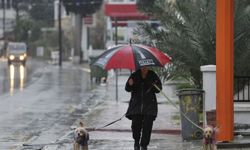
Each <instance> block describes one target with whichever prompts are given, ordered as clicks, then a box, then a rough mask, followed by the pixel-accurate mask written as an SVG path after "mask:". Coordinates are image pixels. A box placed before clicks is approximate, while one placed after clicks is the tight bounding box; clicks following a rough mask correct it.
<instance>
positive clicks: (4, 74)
mask: <svg viewBox="0 0 250 150" xmlns="http://www.w3.org/2000/svg"><path fill="white" fill-rule="evenodd" d="M36 63H37V62H32V65H33V66H32V65H31V64H27V66H26V67H23V66H9V67H8V66H7V65H6V66H5V65H0V85H1V86H0V87H1V89H0V92H1V93H0V114H1V115H0V122H1V124H0V133H1V134H0V149H13V150H20V149H21V145H22V144H23V143H25V142H29V141H33V142H34V141H37V142H51V141H53V140H56V139H57V138H58V137H60V136H61V135H62V133H65V132H66V131H68V130H70V129H69V126H71V125H72V124H73V123H74V121H75V120H76V119H79V117H80V116H79V114H84V113H86V112H88V111H89V109H91V106H93V107H94V105H96V104H95V102H94V101H91V102H89V101H88V100H89V98H88V97H89V96H90V95H92V94H91V93H89V92H88V91H89V89H90V81H89V78H90V77H89V73H88V72H85V71H82V69H81V67H80V66H77V65H73V64H71V63H65V64H64V65H63V67H62V68H60V67H58V66H53V65H49V64H40V63H37V65H35V66H34V64H36Z"/></svg>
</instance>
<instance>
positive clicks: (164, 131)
mask: <svg viewBox="0 0 250 150" xmlns="http://www.w3.org/2000/svg"><path fill="white" fill-rule="evenodd" d="M86 130H88V131H89V132H93V131H102V132H132V131H131V129H93V128H86ZM152 133H155V134H171V135H180V134H181V130H180V129H155V130H152Z"/></svg>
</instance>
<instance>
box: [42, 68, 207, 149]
mask: <svg viewBox="0 0 250 150" xmlns="http://www.w3.org/2000/svg"><path fill="white" fill-rule="evenodd" d="M128 76H129V72H123V73H122V75H119V77H118V100H116V98H115V96H116V95H115V93H116V86H115V85H116V84H115V83H116V82H115V76H114V75H110V76H109V78H108V80H107V83H106V84H104V83H101V84H100V85H98V86H96V87H95V88H94V89H93V90H92V91H91V93H93V96H92V97H91V99H99V101H102V102H101V103H99V104H98V105H97V106H96V107H95V109H93V110H90V111H89V112H88V113H86V114H83V115H82V116H81V117H80V118H79V120H77V121H76V122H75V123H74V125H75V126H76V125H77V124H78V123H79V121H80V120H81V121H83V122H84V124H85V126H86V128H87V129H88V131H89V135H90V140H89V149H90V150H133V145H134V143H133V138H132V132H131V121H130V120H128V119H127V118H125V117H123V118H122V119H121V120H120V121H117V122H116V123H114V124H112V125H110V126H108V127H105V128H102V127H103V126H105V125H107V124H109V123H111V122H113V121H115V120H117V119H120V118H121V117H122V116H123V115H124V114H125V112H126V110H127V107H128V102H129V99H130V93H128V92H126V91H125V89H124V88H125V83H126V81H127V78H128ZM164 89H165V88H164V86H163V92H164ZM100 99H102V100H100ZM157 99H158V117H157V118H156V120H155V122H154V126H153V133H152V136H151V141H150V145H149V146H148V150H173V149H176V150H191V149H192V150H200V149H201V147H202V142H201V140H197V141H191V142H186V141H183V140H182V136H181V127H180V115H179V112H178V110H177V109H176V108H175V107H173V106H172V105H171V104H169V103H168V102H167V101H166V100H165V98H164V97H163V96H161V95H160V94H157ZM74 125H73V126H74ZM72 128H73V127H72ZM93 129H96V130H93ZM70 135H72V134H70V133H68V134H65V136H63V137H61V138H60V139H58V141H67V139H68V137H70ZM56 149H60V150H64V149H65V150H69V149H70V150H71V149H72V143H67V142H65V143H63V144H61V145H47V146H45V147H43V150H56Z"/></svg>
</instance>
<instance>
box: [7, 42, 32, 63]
mask: <svg viewBox="0 0 250 150" xmlns="http://www.w3.org/2000/svg"><path fill="white" fill-rule="evenodd" d="M7 58H8V65H11V64H12V63H19V64H22V65H25V64H26V60H27V45H26V43H23V42H9V43H8V46H7Z"/></svg>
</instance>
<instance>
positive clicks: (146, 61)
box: [93, 44, 171, 70]
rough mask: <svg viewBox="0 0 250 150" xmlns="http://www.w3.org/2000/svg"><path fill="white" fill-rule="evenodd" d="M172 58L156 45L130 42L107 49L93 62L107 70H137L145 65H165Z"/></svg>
mask: <svg viewBox="0 0 250 150" xmlns="http://www.w3.org/2000/svg"><path fill="white" fill-rule="evenodd" d="M170 60H171V58H170V57H169V56H168V55H166V54H164V53H163V52H162V51H160V50H158V49H157V48H154V47H149V46H145V45H137V44H128V45H119V46H116V47H113V48H111V49H108V50H106V51H105V52H104V53H103V54H101V55H100V56H99V57H97V59H96V60H95V61H94V62H93V64H94V65H97V66H100V67H102V68H103V69H105V70H110V69H130V70H137V69H140V68H141V67H143V66H160V67H163V66H164V65H165V64H166V63H168V62H169V61H170Z"/></svg>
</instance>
